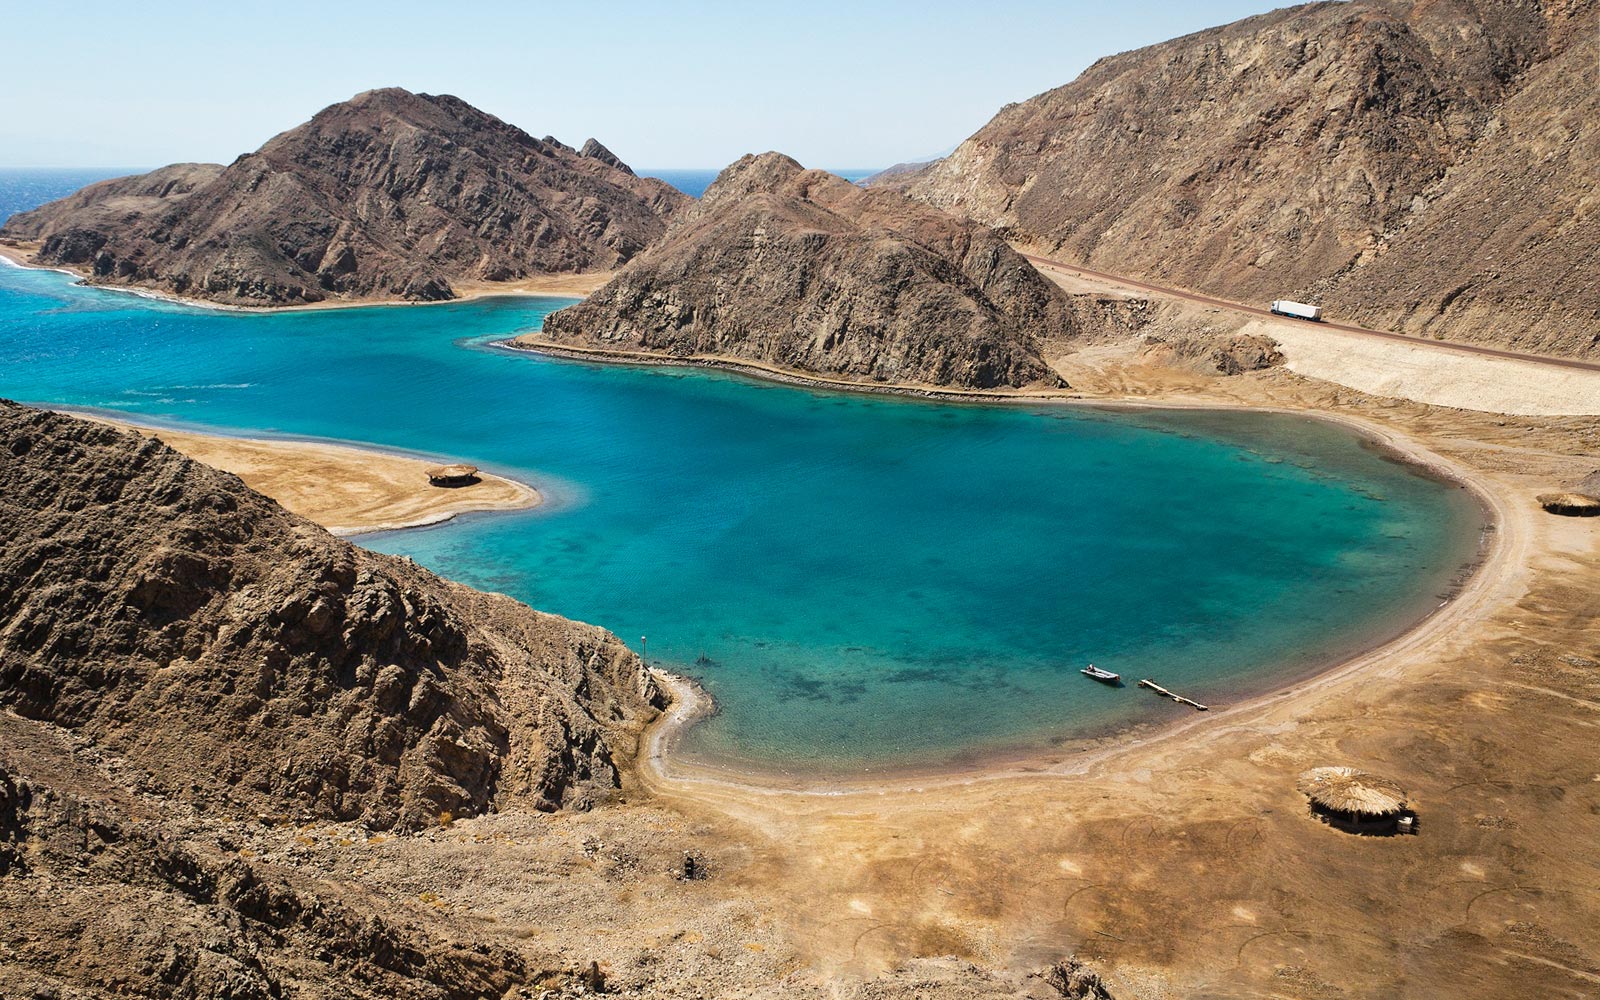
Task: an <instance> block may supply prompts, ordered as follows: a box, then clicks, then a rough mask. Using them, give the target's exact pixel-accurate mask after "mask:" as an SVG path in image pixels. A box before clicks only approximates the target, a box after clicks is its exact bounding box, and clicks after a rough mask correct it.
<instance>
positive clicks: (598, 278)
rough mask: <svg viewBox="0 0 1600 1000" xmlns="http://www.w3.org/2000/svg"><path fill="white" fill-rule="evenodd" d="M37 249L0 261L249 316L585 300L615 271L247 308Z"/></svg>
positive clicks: (5, 252) (17, 250)
mask: <svg viewBox="0 0 1600 1000" xmlns="http://www.w3.org/2000/svg"><path fill="white" fill-rule="evenodd" d="M31 253H32V250H31V249H29V248H27V247H22V246H15V245H11V244H7V243H0V259H3V260H5V261H6V262H8V263H10V264H14V265H16V266H17V267H24V268H28V269H29V270H34V271H58V272H60V273H62V274H67V275H71V276H72V277H74V278H77V279H78V281H79V283H81V284H83V285H85V286H87V287H89V288H98V289H102V290H104V291H108V292H124V293H126V294H129V295H137V296H139V297H140V298H146V299H154V300H155V301H157V302H171V303H173V304H175V305H181V306H189V307H191V308H195V309H214V310H219V311H222V312H237V313H246V314H250V315H269V314H272V313H282V312H314V311H319V310H323V309H360V308H363V307H368V306H439V305H450V304H451V303H456V304H459V303H462V302H471V301H474V300H476V299H491V298H500V297H516V296H526V297H528V298H569V297H570V298H580V299H581V298H583V297H585V296H587V295H589V294H590V293H591V292H593V291H594V290H595V289H597V288H599V287H600V286H601V285H604V284H605V283H606V282H608V281H610V280H611V278H612V276H613V275H614V274H615V273H616V272H614V271H595V272H590V273H586V274H541V275H534V276H531V277H527V278H519V279H516V280H514V281H502V282H492V281H461V282H452V283H451V287H452V288H453V289H454V290H455V293H456V297H455V298H453V299H442V300H439V301H437V302H412V301H409V300H406V299H386V298H365V299H332V300H329V301H326V302H305V303H297V304H295V305H264V306H244V305H237V304H234V303H226V302H212V301H210V300H208V299H194V298H187V297H185V296H182V295H172V294H170V293H167V292H159V291H156V290H154V289H150V288H141V287H139V286H136V285H110V284H101V283H97V282H95V281H92V280H90V277H89V275H87V274H85V273H84V272H83V271H80V270H76V269H74V268H70V267H58V266H54V265H44V264H35V263H34V262H33V260H32V258H31Z"/></svg>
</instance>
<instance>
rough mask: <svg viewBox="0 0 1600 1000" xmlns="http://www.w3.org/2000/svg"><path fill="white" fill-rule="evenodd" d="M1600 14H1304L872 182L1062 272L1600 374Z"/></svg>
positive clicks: (1089, 83)
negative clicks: (1288, 304) (1562, 358)
mask: <svg viewBox="0 0 1600 1000" xmlns="http://www.w3.org/2000/svg"><path fill="white" fill-rule="evenodd" d="M1597 59H1600V7H1597V5H1595V4H1594V3H1592V2H1588V0H1579V2H1572V0H1544V2H1535V3H1521V2H1511V0H1446V2H1438V3H1434V2H1428V3H1421V2H1418V3H1407V2H1387V0H1354V2H1351V3H1316V4H1308V5H1303V6H1298V7H1290V8H1286V9H1283V10H1278V11H1274V12H1272V13H1269V14H1263V15H1261V16H1258V17H1251V18H1247V19H1245V20H1242V21H1238V22H1236V23H1233V24H1229V25H1225V26H1222V27H1219V28H1213V29H1210V30H1206V31H1201V32H1197V33H1195V34H1192V35H1188V36H1185V37H1183V38H1178V39H1174V40H1172V41H1168V42H1163V43H1161V44H1159V45H1154V46H1150V47H1148V48H1143V49H1138V50H1135V51H1132V52H1127V53H1123V54H1120V55H1115V56H1111V57H1108V58H1105V59H1102V60H1100V61H1099V62H1097V63H1095V64H1094V65H1093V66H1091V67H1090V68H1089V69H1088V70H1087V71H1085V72H1084V73H1083V75H1082V76H1080V77H1079V78H1078V79H1076V80H1075V81H1073V82H1072V83H1069V84H1067V85H1066V86H1063V87H1059V88H1057V89H1055V90H1051V91H1048V92H1046V93H1044V94H1040V95H1038V96H1036V97H1033V98H1031V99H1029V100H1026V101H1023V102H1021V103H1019V104H1012V105H1008V106H1006V107H1005V108H1003V109H1002V110H1001V111H1000V112H999V113H998V114H997V115H996V116H995V117H994V118H993V119H992V120H991V121H990V122H989V123H988V124H987V125H985V126H984V127H983V128H982V129H980V130H979V131H978V132H977V133H975V134H974V135H973V136H972V137H971V138H969V139H968V140H967V141H966V142H964V143H962V144H961V146H960V147H958V148H957V149H956V151H955V152H954V153H953V154H952V155H950V156H949V157H946V158H945V159H943V160H941V161H937V162H935V163H933V164H931V165H929V166H927V167H925V168H923V169H921V170H919V171H901V172H899V173H897V174H892V175H887V176H884V177H882V178H880V182H881V183H882V184H884V185H886V186H889V187H894V188H900V189H904V190H906V191H908V192H909V193H910V194H911V195H912V196H914V197H916V198H919V199H922V200H924V201H927V202H928V203H930V204H932V205H935V206H938V207H941V208H944V209H947V210H950V211H954V212H958V213H961V214H965V215H968V216H970V217H971V218H974V219H977V220H979V221H982V222H985V223H989V224H991V225H995V226H1001V227H1006V229H1007V231H1008V232H1009V233H1010V235H1011V236H1012V237H1013V238H1015V239H1017V240H1019V241H1021V242H1024V243H1029V244H1032V245H1035V246H1039V247H1041V248H1043V249H1045V250H1047V251H1050V252H1052V253H1056V254H1059V255H1061V256H1062V257H1064V258H1067V259H1069V260H1073V261H1078V262H1082V263H1085V264H1088V265H1090V266H1093V267H1098V268H1104V269H1106V270H1109V271H1114V272H1120V273H1125V274H1129V275H1134V276H1140V277H1144V278H1147V279H1151V280H1158V281H1161V282H1163V283H1167V284H1172V285H1175V286H1179V287H1188V288H1196V289H1202V290H1206V291H1210V292H1214V293H1218V294H1222V295H1225V296H1227V297H1230V298H1235V299H1243V300H1251V301H1265V300H1267V299H1272V298H1282V297H1292V298H1304V299H1307V300H1313V301H1319V302H1321V303H1322V304H1323V305H1324V306H1325V307H1326V308H1327V309H1328V311H1329V315H1331V316H1335V317H1345V318H1353V319H1356V320H1359V321H1362V322H1365V323H1371V324H1380V325H1385V326H1398V327H1400V328H1402V329H1405V330H1408V331H1412V332H1417V333H1426V334H1428V335H1439V336H1444V337H1451V338H1461V339H1469V340H1476V341H1481V342H1485V343H1495V344H1502V345H1510V346H1514V347H1517V348H1521V349H1525V350H1535V351H1546V352H1551V353H1559V354H1568V355H1577V356H1594V355H1595V354H1596V353H1597V352H1600V283H1597V282H1595V281H1594V280H1593V275H1594V274H1595V273H1597V271H1600V214H1597V213H1596V212H1595V211H1594V207H1593V205H1592V191H1593V187H1594V177H1595V176H1596V173H1597V171H1600V124H1597V123H1600V88H1597V87H1595V86H1594V80H1593V69H1594V66H1595V64H1596V61H1597Z"/></svg>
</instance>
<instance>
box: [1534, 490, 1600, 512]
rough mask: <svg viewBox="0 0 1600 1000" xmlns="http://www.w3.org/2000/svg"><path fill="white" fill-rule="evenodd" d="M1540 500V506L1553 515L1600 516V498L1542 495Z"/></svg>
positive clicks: (1562, 494)
mask: <svg viewBox="0 0 1600 1000" xmlns="http://www.w3.org/2000/svg"><path fill="white" fill-rule="evenodd" d="M1538 500H1539V506H1541V507H1543V508H1544V509H1545V510H1547V511H1549V512H1550V513H1552V514H1565V515H1566V516H1568V517H1597V516H1600V497H1592V496H1590V495H1589V494H1587V493H1541V494H1539V497H1538Z"/></svg>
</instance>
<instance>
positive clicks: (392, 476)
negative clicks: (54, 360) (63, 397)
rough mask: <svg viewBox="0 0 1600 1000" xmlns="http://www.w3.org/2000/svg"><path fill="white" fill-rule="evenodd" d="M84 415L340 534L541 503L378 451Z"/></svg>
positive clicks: (499, 481) (516, 488) (529, 490)
mask: <svg viewBox="0 0 1600 1000" xmlns="http://www.w3.org/2000/svg"><path fill="white" fill-rule="evenodd" d="M77 415H78V416H84V417H88V418H90V419H95V420H100V421H102V422H104V423H108V424H112V425H113V426H117V427H121V428H123V429H125V430H131V431H135V432H137V433H140V434H144V435H147V436H153V437H156V438H159V439H160V440H161V441H163V442H165V443H166V444H168V445H170V446H171V447H173V448H175V449H177V450H178V451H181V452H183V453H184V454H185V455H188V456H189V457H190V458H193V459H196V460H197V461H201V462H204V463H205V464H207V465H211V466H215V467H216V468H218V469H222V470H223V471H224V472H231V473H233V474H234V475H236V476H238V477H239V478H240V479H242V480H244V483H245V485H246V486H249V487H250V488H251V489H253V490H255V491H257V492H258V493H263V494H265V495H267V496H269V497H271V498H272V499H274V500H276V501H278V503H279V504H281V505H283V507H284V508H285V509H287V510H290V511H293V512H294V513H296V514H299V515H301V516H302V517H305V518H308V519H310V520H312V521H315V522H316V523H318V524H320V525H322V526H323V527H324V528H327V529H328V530H329V531H330V532H332V533H333V534H336V535H357V534H365V533H367V532H373V531H395V530H399V529H401V528H415V527H421V526H423V525H428V524H438V523H439V522H441V521H447V520H449V519H450V518H452V517H455V516H456V515H458V514H465V513H469V512H474V511H495V510H521V509H525V508H528V507H533V506H536V505H537V504H538V503H539V500H540V497H539V493H538V491H537V490H535V489H534V488H533V487H532V486H528V485H527V484H525V483H519V482H517V481H515V480H513V479H507V478H505V477H503V476H497V475H494V474H493V473H488V472H481V471H480V472H479V474H478V480H479V481H478V482H476V483H473V484H472V485H470V486H461V487H454V488H443V487H437V486H431V485H429V483H428V475H427V472H428V469H430V468H432V467H433V466H435V465H438V464H439V463H438V462H433V461H428V460H425V459H419V458H411V457H408V456H405V455H396V454H394V453H392V452H386V451H381V450H378V449H375V448H361V447H354V446H350V445H337V444H327V443H323V442H320V441H292V440H271V439H260V438H242V437H229V436H226V435H221V434H204V433H199V432H196V431H187V430H172V429H170V428H166V427H153V426H149V425H143V424H136V423H131V422H129V421H127V420H124V419H120V418H119V419H112V418H109V417H106V416H104V415H103V414H90V413H78V414H77Z"/></svg>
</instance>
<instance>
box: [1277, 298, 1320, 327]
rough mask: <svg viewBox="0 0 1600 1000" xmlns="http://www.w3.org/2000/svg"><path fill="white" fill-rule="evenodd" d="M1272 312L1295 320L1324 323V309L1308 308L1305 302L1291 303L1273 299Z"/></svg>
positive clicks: (1317, 307) (1318, 307)
mask: <svg viewBox="0 0 1600 1000" xmlns="http://www.w3.org/2000/svg"><path fill="white" fill-rule="evenodd" d="M1272 311H1273V313H1275V314H1276V315H1279V316H1292V317H1294V318H1295V319H1308V320H1310V321H1311V322H1313V323H1320V322H1322V307H1321V306H1308V305H1306V304H1305V303H1304V302H1290V301H1289V300H1288V299H1273V300H1272Z"/></svg>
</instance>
